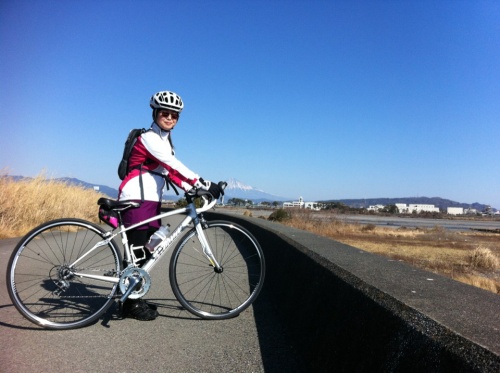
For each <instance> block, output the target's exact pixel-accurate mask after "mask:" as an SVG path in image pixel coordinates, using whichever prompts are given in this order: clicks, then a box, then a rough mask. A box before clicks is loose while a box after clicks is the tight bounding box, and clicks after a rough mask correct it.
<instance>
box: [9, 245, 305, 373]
mask: <svg viewBox="0 0 500 373" xmlns="http://www.w3.org/2000/svg"><path fill="white" fill-rule="evenodd" d="M16 243H17V239H8V240H0V346H1V348H0V372H9V373H17V372H22V373H25V372H55V371H58V372H59V371H69V372H71V373H77V372H139V371H145V372H263V371H266V372H275V371H276V372H277V371H287V372H298V371H301V369H300V367H301V363H300V362H299V361H298V358H297V357H296V355H295V354H293V351H292V347H291V346H290V343H289V341H288V340H287V338H286V333H285V331H284V329H283V327H282V326H281V323H280V320H278V319H277V318H276V316H275V315H276V311H275V308H274V307H276V305H275V304H273V302H272V301H271V300H270V299H271V290H272V289H269V288H266V286H265V285H264V289H263V291H262V293H261V294H260V296H259V298H258V299H257V301H256V302H255V303H254V305H253V306H252V307H250V308H249V309H248V310H246V311H245V312H243V313H242V314H241V315H240V316H239V317H237V318H234V319H231V320H225V321H204V320H200V319H197V318H195V317H194V316H192V315H191V314H190V313H188V312H187V311H185V310H183V309H182V308H181V307H180V306H179V304H178V302H177V300H176V299H175V297H174V296H173V294H172V291H171V289H170V284H169V282H168V273H167V272H168V260H169V258H164V259H162V260H163V262H162V263H159V264H158V265H157V266H156V267H155V268H154V269H153V271H152V274H151V278H152V281H153V284H152V287H151V290H150V292H149V293H148V294H147V296H146V298H147V299H149V300H151V301H152V302H153V303H156V304H157V305H158V307H159V309H158V310H159V312H160V317H158V318H157V319H156V320H155V321H151V322H141V321H137V320H133V319H124V320H120V319H118V318H117V314H116V309H115V307H114V306H113V307H112V308H111V309H110V310H109V311H108V313H107V314H106V315H105V317H104V318H103V319H101V320H99V322H97V323H96V324H94V325H91V326H89V327H86V328H82V329H78V330H68V331H50V330H44V329H41V328H39V327H37V326H36V325H34V324H32V323H30V322H29V321H27V320H25V319H24V318H23V317H22V316H21V315H20V314H19V313H18V312H17V310H16V309H15V307H14V306H13V305H12V304H11V301H10V298H9V296H8V293H7V290H6V285H5V277H6V266H7V262H8V260H9V257H10V254H11V252H12V250H13V249H14V247H15V245H16Z"/></svg>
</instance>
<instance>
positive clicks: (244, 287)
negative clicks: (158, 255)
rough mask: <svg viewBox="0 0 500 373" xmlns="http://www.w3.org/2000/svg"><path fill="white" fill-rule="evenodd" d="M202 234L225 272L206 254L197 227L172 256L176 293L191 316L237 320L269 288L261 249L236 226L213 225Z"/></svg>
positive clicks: (254, 240) (218, 222)
mask: <svg viewBox="0 0 500 373" xmlns="http://www.w3.org/2000/svg"><path fill="white" fill-rule="evenodd" d="M203 232H204V234H205V236H206V239H207V241H208V243H209V245H210V248H211V249H212V252H213V254H214V256H215V258H216V259H217V261H218V262H219V264H220V265H221V266H222V271H217V270H216V269H215V268H214V267H213V266H212V265H211V264H210V261H209V260H208V258H207V257H206V256H205V254H203V250H202V248H201V247H202V246H201V243H200V239H199V237H198V234H197V232H196V229H195V228H193V229H192V230H190V231H189V232H187V233H186V235H185V236H184V237H183V238H182V239H181V241H180V242H179V244H178V245H177V247H176V248H175V249H174V251H173V252H172V258H171V260H170V284H171V286H172V290H173V292H174V294H175V296H176V297H177V299H178V300H179V302H180V303H181V304H182V305H183V306H184V307H185V308H186V309H187V310H188V311H189V312H191V313H193V314H194V315H197V316H199V317H201V318H204V319H227V318H230V317H234V316H237V315H238V314H240V313H241V312H242V311H244V310H245V309H246V308H247V307H248V306H250V305H251V304H252V302H253V301H254V300H255V298H257V296H258V295H259V292H260V290H261V289H262V286H263V284H264V276H265V270H266V265H265V260H264V254H263V252H262V249H261V247H260V245H259V243H258V242H257V240H256V239H255V238H254V237H253V236H252V235H251V234H250V232H248V231H247V230H246V229H245V228H243V227H241V226H239V225H237V224H233V223H231V222H225V221H212V222H208V223H207V226H206V227H205V228H204V229H203Z"/></svg>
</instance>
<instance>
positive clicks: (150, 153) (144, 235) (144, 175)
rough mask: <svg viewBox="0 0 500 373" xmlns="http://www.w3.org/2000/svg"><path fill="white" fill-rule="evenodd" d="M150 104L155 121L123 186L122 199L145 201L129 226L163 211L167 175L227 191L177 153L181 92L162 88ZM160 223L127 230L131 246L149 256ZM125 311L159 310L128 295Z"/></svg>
mask: <svg viewBox="0 0 500 373" xmlns="http://www.w3.org/2000/svg"><path fill="white" fill-rule="evenodd" d="M149 105H150V106H151V108H152V109H153V123H152V124H151V128H150V129H149V130H148V131H146V132H144V133H143V134H142V135H141V136H139V137H138V138H137V141H136V143H135V144H134V147H133V149H132V152H131V154H130V158H129V170H128V174H127V176H126V177H125V178H124V179H123V182H122V183H121V185H120V187H119V199H120V200H133V201H137V202H141V206H140V207H138V208H136V209H130V210H127V211H126V212H125V213H123V222H124V224H125V226H126V227H129V226H131V225H133V224H135V223H138V222H140V221H143V220H146V219H148V218H151V217H153V216H155V215H158V214H159V213H160V208H161V198H162V195H163V189H164V187H165V184H166V178H168V179H169V180H170V181H171V182H173V183H174V184H175V185H177V186H178V187H180V188H182V189H183V190H184V191H186V192H187V191H190V190H192V189H193V188H194V189H198V188H201V189H205V190H208V191H210V193H211V194H212V195H213V196H214V197H215V198H219V197H220V196H221V195H222V194H223V191H222V190H221V188H220V187H219V186H218V185H217V184H216V183H212V182H210V181H204V180H203V179H202V178H201V177H200V176H199V175H198V174H196V173H195V172H193V171H191V170H190V169H189V168H187V167H186V166H185V165H184V164H183V163H182V162H181V161H179V160H178V159H177V158H176V157H175V152H174V147H173V145H172V137H171V131H172V130H173V129H174V128H175V126H176V125H177V123H178V120H179V116H180V113H181V111H182V109H183V108H184V104H183V102H182V99H181V98H180V97H179V95H177V94H176V93H174V92H170V91H161V92H158V93H156V94H154V95H153V96H152V97H151V101H150V104H149ZM160 225H161V222H160V220H156V221H153V222H150V223H147V224H144V225H142V226H140V227H138V228H136V229H133V230H131V231H128V232H127V238H128V241H129V245H130V246H131V248H132V247H133V248H138V249H140V250H141V251H144V253H145V255H146V260H147V259H148V258H149V257H150V256H151V254H150V253H149V251H148V250H145V249H144V250H142V249H143V247H144V245H145V243H146V242H147V241H148V240H149V238H150V236H151V235H152V234H153V233H154V232H155V231H156V230H157V229H158V228H159V227H160ZM123 314H124V316H129V317H133V318H136V319H138V320H154V319H155V318H156V317H157V316H158V311H157V310H156V307H154V306H152V305H149V304H147V303H146V302H145V301H144V300H143V299H127V301H125V303H124V305H123Z"/></svg>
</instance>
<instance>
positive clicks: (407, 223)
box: [219, 209, 500, 231]
mask: <svg viewBox="0 0 500 373" xmlns="http://www.w3.org/2000/svg"><path fill="white" fill-rule="evenodd" d="M219 211H222V212H225V213H229V214H236V215H243V213H244V212H245V211H248V212H251V213H252V216H253V217H264V218H267V217H268V216H269V215H270V214H271V213H272V210H258V209H254V210H246V209H239V210H235V209H233V210H227V211H224V210H222V209H221V210H219ZM315 215H316V216H319V217H324V218H325V219H332V218H335V219H338V220H343V221H345V222H348V223H359V224H363V225H365V224H375V225H378V226H388V227H392V228H398V227H407V228H417V227H418V228H434V227H436V226H440V227H442V228H444V229H449V230H459V231H468V230H471V229H487V230H500V220H496V221H493V220H460V219H453V220H452V219H428V218H413V217H397V216H394V217H393V216H381V215H344V214H336V215H332V214H330V213H328V212H326V213H325V212H316V213H315Z"/></svg>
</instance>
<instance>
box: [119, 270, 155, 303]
mask: <svg viewBox="0 0 500 373" xmlns="http://www.w3.org/2000/svg"><path fill="white" fill-rule="evenodd" d="M131 277H135V278H137V279H138V280H139V284H137V286H136V287H135V289H134V290H133V291H132V292H131V293H130V295H129V296H128V297H129V298H130V299H137V298H142V297H143V296H145V295H146V294H147V292H148V291H149V288H150V287H151V277H150V276H149V273H147V272H146V271H145V270H144V269H142V268H135V267H132V268H127V269H125V270H124V271H123V273H122V275H121V276H120V283H119V284H120V290H121V292H122V294H125V292H126V291H127V289H128V286H129V283H130V280H129V279H130V278H131Z"/></svg>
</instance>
